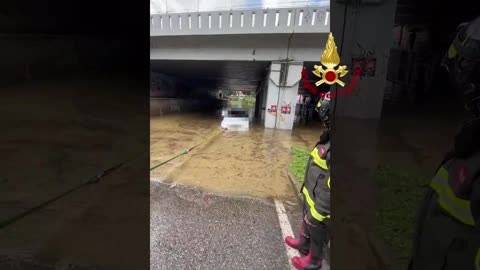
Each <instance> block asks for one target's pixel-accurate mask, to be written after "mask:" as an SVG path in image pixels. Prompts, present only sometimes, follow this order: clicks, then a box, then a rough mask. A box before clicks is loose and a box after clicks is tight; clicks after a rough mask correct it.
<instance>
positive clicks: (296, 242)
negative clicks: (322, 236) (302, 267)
mask: <svg viewBox="0 0 480 270" xmlns="http://www.w3.org/2000/svg"><path fill="white" fill-rule="evenodd" d="M299 236H300V237H299V238H298V239H296V238H293V237H292V236H287V237H285V244H287V246H289V247H291V248H294V249H296V250H298V251H299V252H300V254H302V255H303V256H305V255H307V254H308V246H309V239H308V238H307V237H306V236H305V234H304V233H303V227H302V228H301V229H300V234H299Z"/></svg>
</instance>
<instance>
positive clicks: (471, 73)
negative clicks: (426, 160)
mask: <svg viewBox="0 0 480 270" xmlns="http://www.w3.org/2000/svg"><path fill="white" fill-rule="evenodd" d="M442 62H443V66H444V67H445V68H446V69H447V71H448V73H449V76H450V81H451V82H452V85H453V86H454V90H455V92H456V93H460V94H461V96H462V97H463V101H464V104H465V108H466V109H467V110H468V111H470V112H471V115H472V117H471V118H469V119H467V120H466V121H465V122H464V123H463V124H462V125H461V127H460V129H459V131H458V133H457V135H456V136H455V139H454V147H453V150H452V151H450V152H449V153H448V154H447V155H446V156H445V158H444V160H443V162H442V163H441V164H440V166H439V168H438V170H437V172H436V174H435V176H434V177H433V179H432V181H431V183H430V188H429V190H428V192H427V195H426V196H425V199H424V201H423V203H422V204H421V207H420V209H419V212H418V216H417V223H416V230H415V235H414V239H413V250H412V256H411V259H410V264H409V269H410V270H420V269H421V270H423V269H426V270H453V269H455V270H457V269H458V270H460V269H461V270H473V269H475V270H480V231H479V228H480V181H479V178H480V17H478V18H477V19H475V20H473V21H471V22H469V23H466V24H462V25H460V26H459V28H458V29H457V33H456V36H455V39H454V41H453V43H452V44H451V45H450V48H449V49H448V52H447V53H446V55H445V57H444V60H443V61H442Z"/></svg>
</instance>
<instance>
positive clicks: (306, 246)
mask: <svg viewBox="0 0 480 270" xmlns="http://www.w3.org/2000/svg"><path fill="white" fill-rule="evenodd" d="M329 103H330V96H329V95H327V96H326V97H325V98H323V99H321V100H320V101H319V102H318V105H317V108H316V110H317V112H318V114H319V116H320V119H321V120H322V123H323V126H324V128H325V130H324V132H323V133H322V135H321V136H320V141H319V142H318V143H317V144H316V145H315V148H314V149H313V151H312V152H311V154H310V158H309V160H308V163H307V168H306V171H305V181H304V184H303V185H302V188H301V190H300V191H301V193H302V194H303V197H304V204H303V212H304V218H303V223H302V228H301V230H300V235H299V238H298V239H295V238H293V237H292V236H287V237H286V238H285V243H286V244H287V245H288V246H290V247H292V248H295V249H297V250H298V251H299V252H300V253H301V254H302V255H303V256H302V257H297V256H296V257H293V258H292V265H293V266H294V267H295V268H296V269H310V270H315V269H320V268H321V266H322V260H323V258H324V247H325V245H326V244H327V242H328V238H329V237H328V235H329V234H328V227H329V223H330V172H329V165H330V129H329V128H330V117H329V114H330V110H329Z"/></svg>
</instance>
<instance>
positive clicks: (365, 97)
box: [331, 0, 397, 119]
mask: <svg viewBox="0 0 480 270" xmlns="http://www.w3.org/2000/svg"><path fill="white" fill-rule="evenodd" d="M396 2H397V1H396V0H382V1H377V4H374V2H373V1H372V4H367V3H364V4H360V5H358V6H353V5H348V6H347V7H345V4H344V3H339V2H335V1H332V3H331V9H332V10H334V11H337V12H336V13H335V16H332V17H331V20H332V21H331V29H332V32H333V35H334V37H335V43H336V44H337V47H338V52H339V53H340V54H341V55H340V58H341V65H347V68H348V70H349V73H348V75H347V76H346V77H350V76H351V75H352V74H353V67H352V57H358V56H363V55H365V54H366V53H367V52H371V53H372V56H373V57H374V58H375V60H376V68H375V74H374V75H373V76H364V77H362V78H361V79H360V81H359V82H358V84H357V85H356V87H355V88H354V89H353V90H352V91H351V92H350V94H348V95H344V96H341V97H339V99H338V101H337V102H338V103H337V113H336V115H337V116H343V117H352V118H361V119H379V118H380V115H381V112H382V105H383V94H384V91H385V86H386V78H387V71H388V70H387V67H388V65H387V64H388V58H389V54H390V48H391V47H392V44H393V43H392V40H393V38H392V30H393V25H394V19H395V10H396ZM345 8H346V9H347V12H346V17H347V18H346V21H345V23H344V18H343V14H344V10H345ZM372 29H374V30H372ZM343 31H345V33H344V40H343V41H342V33H343ZM342 42H343V48H342V51H341V52H340V49H341V47H342V46H341V44H342ZM343 81H344V82H346V84H348V83H349V81H350V80H349V79H348V78H345V79H344V80H343ZM340 88H341V87H340Z"/></svg>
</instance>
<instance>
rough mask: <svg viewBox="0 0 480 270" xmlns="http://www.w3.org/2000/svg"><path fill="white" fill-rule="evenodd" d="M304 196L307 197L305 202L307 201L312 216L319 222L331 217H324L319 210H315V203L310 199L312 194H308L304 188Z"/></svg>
mask: <svg viewBox="0 0 480 270" xmlns="http://www.w3.org/2000/svg"><path fill="white" fill-rule="evenodd" d="M302 192H303V195H305V200H306V201H307V204H308V206H309V207H308V208H310V214H312V217H313V218H314V219H316V220H318V221H323V220H325V219H326V218H330V215H327V216H324V215H322V214H320V213H318V211H317V209H315V202H314V201H313V200H312V198H310V194H309V193H308V190H307V189H306V188H305V187H304V188H303V191H302Z"/></svg>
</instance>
